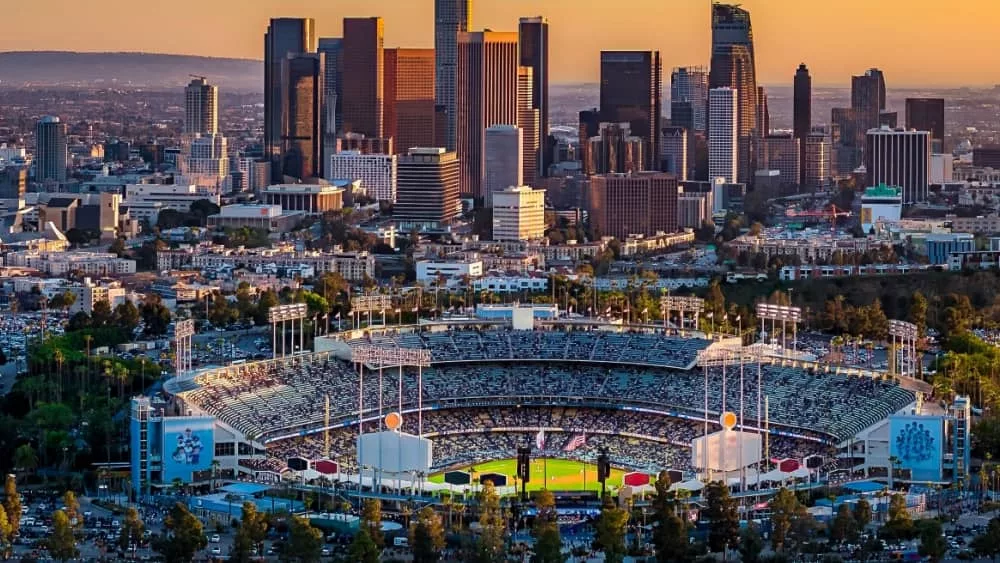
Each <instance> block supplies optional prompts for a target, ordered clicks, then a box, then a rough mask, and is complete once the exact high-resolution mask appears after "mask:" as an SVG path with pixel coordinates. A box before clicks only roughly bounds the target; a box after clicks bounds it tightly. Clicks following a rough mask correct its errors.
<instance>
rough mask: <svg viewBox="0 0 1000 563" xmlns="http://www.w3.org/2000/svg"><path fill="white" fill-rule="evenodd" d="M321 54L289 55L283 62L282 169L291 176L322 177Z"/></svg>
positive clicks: (323, 69) (322, 67)
mask: <svg viewBox="0 0 1000 563" xmlns="http://www.w3.org/2000/svg"><path fill="white" fill-rule="evenodd" d="M325 70H326V69H325V65H324V60H323V54H322V53H299V54H297V55H290V56H288V57H287V58H286V59H285V60H284V61H283V62H282V65H281V82H282V84H283V85H284V88H285V91H284V92H282V106H281V170H282V174H284V175H285V176H291V177H292V178H298V179H303V180H304V179H306V178H321V177H323V171H324V166H323V122H324V120H323V108H324V106H323V91H324V87H323V77H324V75H325Z"/></svg>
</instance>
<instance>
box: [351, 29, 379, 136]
mask: <svg viewBox="0 0 1000 563" xmlns="http://www.w3.org/2000/svg"><path fill="white" fill-rule="evenodd" d="M384 32H385V25H384V23H383V22H382V18H378V17H374V18H344V61H343V68H344V77H345V79H344V84H343V86H342V87H341V90H342V91H343V93H344V101H343V102H342V103H341V108H342V110H343V114H344V115H343V118H342V123H343V128H344V131H350V132H352V133H363V134H365V135H367V136H369V137H382V136H383V130H384V126H383V122H382V111H383V104H384V98H383V86H384V79H385V73H384V69H385V67H384V66H383V65H384V64H385V61H384V59H383V53H382V51H383V46H384Z"/></svg>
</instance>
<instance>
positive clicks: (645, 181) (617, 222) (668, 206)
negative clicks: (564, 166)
mask: <svg viewBox="0 0 1000 563" xmlns="http://www.w3.org/2000/svg"><path fill="white" fill-rule="evenodd" d="M677 195H678V186H677V177H676V176H674V175H673V174H664V173H662V172H639V173H636V174H604V175H597V176H592V177H591V178H590V186H589V189H588V196H589V197H588V209H589V212H590V221H591V224H592V225H594V228H595V230H596V231H597V232H598V233H600V234H601V235H602V236H613V237H615V238H617V239H619V240H624V239H626V238H628V236H630V235H644V236H652V235H655V234H657V233H659V232H666V233H671V232H674V231H676V230H677Z"/></svg>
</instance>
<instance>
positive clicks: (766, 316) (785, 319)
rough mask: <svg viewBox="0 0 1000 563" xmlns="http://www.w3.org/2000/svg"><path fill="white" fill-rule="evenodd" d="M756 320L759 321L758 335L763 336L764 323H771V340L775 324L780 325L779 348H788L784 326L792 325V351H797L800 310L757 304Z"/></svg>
mask: <svg viewBox="0 0 1000 563" xmlns="http://www.w3.org/2000/svg"><path fill="white" fill-rule="evenodd" d="M757 318H758V319H760V333H761V335H763V334H764V330H765V323H764V321H771V333H770V334H771V335H772V338H773V335H774V331H775V328H776V324H777V323H778V322H780V323H781V347H782V348H786V349H787V348H788V341H787V340H786V335H787V331H786V324H787V323H789V322H790V323H792V350H794V351H798V339H799V338H798V336H799V333H798V326H799V321H801V320H802V309H801V308H800V307H790V306H788V305H772V304H770V303H758V304H757Z"/></svg>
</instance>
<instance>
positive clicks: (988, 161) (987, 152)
mask: <svg viewBox="0 0 1000 563" xmlns="http://www.w3.org/2000/svg"><path fill="white" fill-rule="evenodd" d="M972 165H973V166H975V167H976V168H993V169H994V170H1000V145H986V146H982V147H976V148H974V149H972Z"/></svg>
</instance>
